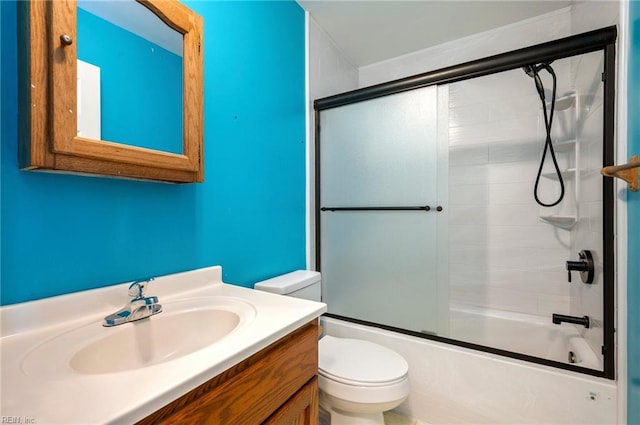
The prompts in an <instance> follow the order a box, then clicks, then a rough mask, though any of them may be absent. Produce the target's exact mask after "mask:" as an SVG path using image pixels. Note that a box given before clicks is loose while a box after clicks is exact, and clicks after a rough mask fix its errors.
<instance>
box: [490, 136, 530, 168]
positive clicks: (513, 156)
mask: <svg viewBox="0 0 640 425" xmlns="http://www.w3.org/2000/svg"><path fill="white" fill-rule="evenodd" d="M525 140H526V143H514V142H508V143H493V144H491V145H489V162H490V163H491V164H497V163H501V162H531V161H539V158H540V154H541V152H542V141H541V140H536V139H535V138H534V139H525Z"/></svg>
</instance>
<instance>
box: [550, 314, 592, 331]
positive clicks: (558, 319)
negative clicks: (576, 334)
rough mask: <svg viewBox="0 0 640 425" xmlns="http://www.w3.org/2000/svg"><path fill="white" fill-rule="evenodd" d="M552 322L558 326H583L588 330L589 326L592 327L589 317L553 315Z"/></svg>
mask: <svg viewBox="0 0 640 425" xmlns="http://www.w3.org/2000/svg"><path fill="white" fill-rule="evenodd" d="M551 320H552V321H553V323H554V324H556V325H559V324H561V323H562V322H566V323H573V324H574V325H581V326H584V327H585V328H587V329H588V328H589V325H590V321H589V316H582V317H578V316H567V315H564V314H556V313H553V316H552V318H551Z"/></svg>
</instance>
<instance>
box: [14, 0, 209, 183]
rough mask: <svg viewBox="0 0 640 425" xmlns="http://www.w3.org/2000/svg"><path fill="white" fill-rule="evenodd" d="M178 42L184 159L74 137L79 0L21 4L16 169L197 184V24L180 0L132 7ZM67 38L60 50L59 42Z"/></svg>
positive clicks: (200, 176)
mask: <svg viewBox="0 0 640 425" xmlns="http://www.w3.org/2000/svg"><path fill="white" fill-rule="evenodd" d="M137 1H138V2H139V3H141V4H142V5H144V6H145V7H147V8H148V9H149V10H151V11H152V12H153V13H155V14H156V15H157V16H158V17H159V18H160V19H162V21H164V22H165V23H166V24H167V25H168V26H170V27H171V28H173V29H174V30H176V31H178V32H179V33H181V34H182V35H183V90H182V94H183V108H184V111H183V121H182V122H183V150H182V152H183V153H182V154H175V153H169V152H163V151H159V150H154V149H146V148H140V147H135V146H130V145H126V144H122V143H117V142H111V141H103V140H94V139H88V138H83V137H78V136H77V135H76V128H77V127H76V125H77V114H76V102H77V101H76V99H77V98H76V96H77V95H76V92H77V89H76V76H77V70H76V52H77V48H76V43H74V42H73V41H74V40H75V39H76V36H77V34H76V33H77V31H76V1H75V0H55V1H46V2H45V1H38V0H33V1H29V2H19V3H20V6H19V7H20V11H19V24H18V28H19V31H23V33H22V34H20V43H21V49H19V50H21V54H20V58H19V67H20V76H21V81H20V82H19V84H20V87H19V98H20V106H19V107H20V118H19V119H20V124H19V126H20V140H19V144H20V146H19V158H18V161H19V166H20V168H21V169H23V170H42V171H62V172H70V173H81V174H98V175H104V176H118V177H128V178H135V179H145V180H159V181H166V182H176V183H189V182H202V181H203V180H204V167H203V57H202V31H203V21H202V18H201V17H200V16H199V15H197V14H195V13H194V12H192V11H191V10H190V9H188V8H187V7H186V6H184V5H183V4H182V3H180V2H179V1H178V0H137ZM63 34H66V35H68V36H69V37H71V40H72V43H71V44H68V45H65V44H63V43H62V42H61V39H60V37H61V35H63Z"/></svg>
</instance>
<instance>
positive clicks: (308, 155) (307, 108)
mask: <svg viewBox="0 0 640 425" xmlns="http://www.w3.org/2000/svg"><path fill="white" fill-rule="evenodd" d="M309 16H310V15H309V12H307V11H305V12H304V128H305V140H306V150H305V170H306V172H305V174H306V182H307V183H306V190H305V204H306V206H307V207H306V212H307V213H306V214H305V256H306V263H307V264H306V267H307V270H313V268H312V267H313V262H312V257H311V256H312V253H313V251H314V248H313V238H312V227H313V226H312V225H313V217H312V216H311V214H313V211H314V204H313V196H312V195H313V181H314V179H313V175H312V174H313V169H312V168H311V164H313V155H314V154H313V146H312V144H313V138H312V137H311V115H310V114H311V92H310V83H309V80H310V75H311V74H310V66H309V61H310V47H309V46H310V35H309V34H310V23H309Z"/></svg>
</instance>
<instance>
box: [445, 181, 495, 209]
mask: <svg viewBox="0 0 640 425" xmlns="http://www.w3.org/2000/svg"><path fill="white" fill-rule="evenodd" d="M449 204H450V205H480V206H482V205H485V206H486V205H488V204H489V186H487V185H483V184H470V185H460V186H453V187H451V188H450V189H449Z"/></svg>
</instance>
